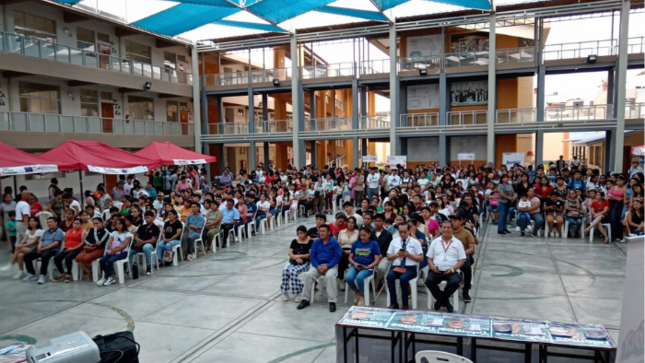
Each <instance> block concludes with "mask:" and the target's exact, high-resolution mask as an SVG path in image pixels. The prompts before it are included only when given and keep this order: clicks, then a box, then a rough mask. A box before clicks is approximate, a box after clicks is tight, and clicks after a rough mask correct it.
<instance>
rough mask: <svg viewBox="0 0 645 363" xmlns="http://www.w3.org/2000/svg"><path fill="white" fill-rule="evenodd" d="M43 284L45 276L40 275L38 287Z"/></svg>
mask: <svg viewBox="0 0 645 363" xmlns="http://www.w3.org/2000/svg"><path fill="white" fill-rule="evenodd" d="M45 282H46V281H45V275H40V276H38V285H42V284H44V283H45Z"/></svg>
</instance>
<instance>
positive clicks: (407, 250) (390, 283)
mask: <svg viewBox="0 0 645 363" xmlns="http://www.w3.org/2000/svg"><path fill="white" fill-rule="evenodd" d="M397 228H398V231H399V237H398V238H395V239H393V240H392V242H391V243H390V247H389V248H388V250H387V259H388V261H392V269H391V270H390V272H389V273H388V274H387V278H386V280H387V289H388V291H389V292H390V306H389V308H390V309H398V308H399V303H398V299H397V296H396V280H397V279H398V280H399V282H400V284H401V302H402V303H403V305H402V308H403V310H407V309H408V292H409V291H410V280H413V279H415V278H416V277H417V265H418V264H419V262H421V261H423V250H422V249H421V243H419V241H417V240H416V239H414V238H411V237H410V230H409V228H410V227H409V226H408V224H407V223H401V224H399V225H398V227H397Z"/></svg>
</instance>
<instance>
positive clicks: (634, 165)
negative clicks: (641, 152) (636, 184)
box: [628, 160, 643, 178]
mask: <svg viewBox="0 0 645 363" xmlns="http://www.w3.org/2000/svg"><path fill="white" fill-rule="evenodd" d="M628 171H629V177H630V178H632V177H633V176H634V175H635V174H637V173H641V174H642V173H643V168H641V166H640V164H639V162H638V160H634V161H632V167H631V168H629V170H628Z"/></svg>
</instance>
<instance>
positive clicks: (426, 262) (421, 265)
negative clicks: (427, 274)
mask: <svg viewBox="0 0 645 363" xmlns="http://www.w3.org/2000/svg"><path fill="white" fill-rule="evenodd" d="M428 245H429V244H428V242H426V245H425V246H424V247H422V248H421V249H422V250H423V255H424V256H425V255H426V254H427V253H428ZM426 266H428V259H427V258H424V259H423V261H421V262H419V271H421V269H423V268H424V267H426Z"/></svg>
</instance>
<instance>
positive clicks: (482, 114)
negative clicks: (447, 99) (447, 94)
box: [446, 111, 487, 126]
mask: <svg viewBox="0 0 645 363" xmlns="http://www.w3.org/2000/svg"><path fill="white" fill-rule="evenodd" d="M486 115H487V111H450V112H448V113H446V120H447V124H448V126H451V125H452V126H462V125H483V124H486V120H487V116H486Z"/></svg>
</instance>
